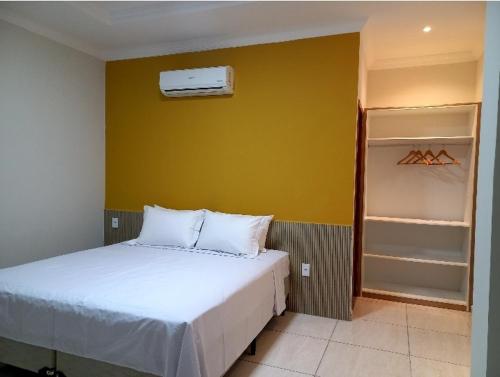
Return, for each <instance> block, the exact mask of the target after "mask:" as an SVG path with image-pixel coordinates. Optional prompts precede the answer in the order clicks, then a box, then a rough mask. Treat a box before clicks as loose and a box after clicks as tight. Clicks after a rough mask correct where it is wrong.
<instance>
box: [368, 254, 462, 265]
mask: <svg viewBox="0 0 500 377" xmlns="http://www.w3.org/2000/svg"><path fill="white" fill-rule="evenodd" d="M391 254H392V255H391ZM391 254H384V253H380V252H378V253H377V252H370V251H365V252H364V256H365V257H368V258H380V259H388V260H395V261H402V262H410V263H426V264H439V265H443V266H454V267H467V266H468V264H467V263H466V262H463V261H460V260H459V258H449V259H445V258H443V255H439V256H438V255H435V256H433V255H422V254H420V255H419V254H418V253H414V254H409V255H408V256H402V255H396V253H391ZM410 255H411V256H410ZM438 257H441V258H439V259H438ZM453 259H455V260H453Z"/></svg>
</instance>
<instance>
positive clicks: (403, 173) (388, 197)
mask: <svg viewBox="0 0 500 377" xmlns="http://www.w3.org/2000/svg"><path fill="white" fill-rule="evenodd" d="M479 111H480V105H479V104H477V103H472V104H461V105H444V106H433V107H415V108H373V109H367V110H365V113H364V117H363V128H364V132H363V138H364V140H363V147H364V153H363V154H362V156H363V158H364V169H363V171H362V175H363V177H362V178H363V188H362V200H363V205H362V210H361V213H362V227H361V229H362V232H361V234H360V237H361V272H360V273H361V279H360V280H361V292H362V295H363V296H372V297H382V298H390V299H396V300H401V301H407V302H412V301H419V302H421V303H425V304H429V305H435V306H443V307H451V308H456V309H462V310H470V306H471V296H472V295H471V290H472V271H473V269H472V265H473V260H474V252H473V250H474V245H473V240H474V223H475V221H474V220H475V219H474V212H475V211H474V207H475V189H476V164H477V148H478V139H477V135H478V128H479V124H478V119H479Z"/></svg>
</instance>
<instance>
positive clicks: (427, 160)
mask: <svg viewBox="0 0 500 377" xmlns="http://www.w3.org/2000/svg"><path fill="white" fill-rule="evenodd" d="M420 154H421V157H420V158H419V159H417V160H415V161H413V164H416V165H418V164H425V165H432V160H433V159H435V158H436V156H434V153H432V151H431V148H430V146H429V149H427V150H426V151H425V153H424V154H422V153H421V152H420ZM428 157H429V158H428ZM420 161H423V162H420Z"/></svg>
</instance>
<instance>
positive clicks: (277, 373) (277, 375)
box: [225, 360, 308, 377]
mask: <svg viewBox="0 0 500 377" xmlns="http://www.w3.org/2000/svg"><path fill="white" fill-rule="evenodd" d="M307 376H308V375H307V374H302V373H296V372H291V371H288V370H285V369H279V368H275V367H270V366H267V365H261V364H255V363H250V362H248V361H243V360H240V361H238V362H237V363H236V364H235V365H234V366H233V367H232V368H231V369H230V370H229V372H227V373H226V374H225V377H307Z"/></svg>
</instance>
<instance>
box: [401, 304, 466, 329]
mask: <svg viewBox="0 0 500 377" xmlns="http://www.w3.org/2000/svg"><path fill="white" fill-rule="evenodd" d="M407 311H408V326H410V327H416V328H419V329H428V330H436V331H442V332H449V333H453V334H461V335H467V336H469V335H470V327H471V315H470V313H467V312H461V311H457V310H446V309H439V308H430V307H425V306H418V305H408V308H407Z"/></svg>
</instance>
